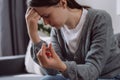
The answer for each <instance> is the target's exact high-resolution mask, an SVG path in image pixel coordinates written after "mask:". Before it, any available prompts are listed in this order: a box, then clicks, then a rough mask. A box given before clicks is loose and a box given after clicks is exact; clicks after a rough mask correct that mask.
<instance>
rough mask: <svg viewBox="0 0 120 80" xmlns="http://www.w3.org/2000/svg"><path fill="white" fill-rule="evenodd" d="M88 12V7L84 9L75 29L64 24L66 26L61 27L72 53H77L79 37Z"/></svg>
mask: <svg viewBox="0 0 120 80" xmlns="http://www.w3.org/2000/svg"><path fill="white" fill-rule="evenodd" d="M87 13H88V11H87V10H86V9H83V13H82V16H81V19H80V20H79V23H78V24H77V26H76V27H75V28H74V29H69V28H68V27H67V26H66V25H64V27H62V28H61V31H62V33H63V35H64V38H65V41H66V42H67V45H68V48H69V50H70V51H71V52H72V53H75V52H76V50H77V49H78V46H79V44H78V42H79V37H80V34H81V30H82V28H83V24H84V22H85V20H86V15H87Z"/></svg>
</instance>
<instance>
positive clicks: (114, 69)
mask: <svg viewBox="0 0 120 80" xmlns="http://www.w3.org/2000/svg"><path fill="white" fill-rule="evenodd" d="M51 38H52V39H51V42H52V45H53V47H54V49H55V51H56V53H57V54H58V55H59V56H60V58H61V59H62V60H63V61H64V63H65V64H66V65H67V70H66V71H65V72H64V73H62V74H63V76H65V77H66V78H69V79H70V80H96V79H97V78H113V77H114V76H116V75H117V74H119V73H120V49H119V48H118V44H117V41H116V39H115V38H114V34H113V28H112V21H111V17H110V15H109V14H108V13H107V12H105V11H102V10H95V9H88V14H87V17H86V21H85V23H84V26H83V29H82V32H81V36H80V37H79V43H78V44H79V47H78V49H77V51H76V53H71V52H70V50H69V49H68V46H67V44H66V42H65V40H64V37H63V34H62V33H61V31H60V29H59V30H58V29H55V28H53V29H52V31H51ZM42 43H44V41H41V42H39V43H38V44H35V45H33V52H32V56H33V59H34V60H35V61H36V62H37V63H38V61H37V59H36V53H37V52H38V50H39V49H40V48H41V44H42ZM45 70H46V71H47V73H48V74H51V75H54V74H57V73H58V71H56V70H52V69H45Z"/></svg>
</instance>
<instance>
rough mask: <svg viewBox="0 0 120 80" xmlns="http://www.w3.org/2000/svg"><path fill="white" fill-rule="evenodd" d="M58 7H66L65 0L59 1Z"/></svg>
mask: <svg viewBox="0 0 120 80" xmlns="http://www.w3.org/2000/svg"><path fill="white" fill-rule="evenodd" d="M59 5H60V6H61V7H63V8H66V7H67V0H60V2H59Z"/></svg>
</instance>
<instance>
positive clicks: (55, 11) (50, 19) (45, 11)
mask: <svg viewBox="0 0 120 80" xmlns="http://www.w3.org/2000/svg"><path fill="white" fill-rule="evenodd" d="M34 9H35V10H36V12H38V14H39V15H40V16H41V17H42V18H43V20H44V23H45V24H49V25H51V26H52V27H56V28H58V29H59V28H61V27H62V26H63V25H64V24H65V22H66V20H67V10H66V9H65V8H63V7H57V6H52V7H35V8H34Z"/></svg>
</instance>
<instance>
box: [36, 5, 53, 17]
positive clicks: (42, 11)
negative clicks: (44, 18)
mask: <svg viewBox="0 0 120 80" xmlns="http://www.w3.org/2000/svg"><path fill="white" fill-rule="evenodd" d="M34 9H35V10H36V11H37V12H38V13H39V14H40V15H43V14H45V13H50V12H51V11H52V10H53V7H34Z"/></svg>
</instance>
